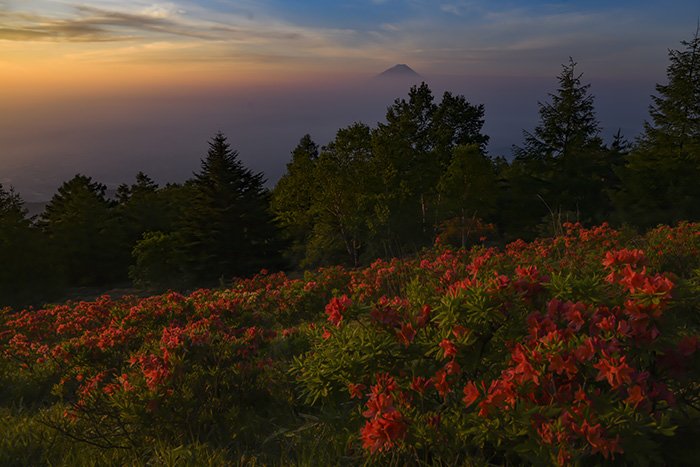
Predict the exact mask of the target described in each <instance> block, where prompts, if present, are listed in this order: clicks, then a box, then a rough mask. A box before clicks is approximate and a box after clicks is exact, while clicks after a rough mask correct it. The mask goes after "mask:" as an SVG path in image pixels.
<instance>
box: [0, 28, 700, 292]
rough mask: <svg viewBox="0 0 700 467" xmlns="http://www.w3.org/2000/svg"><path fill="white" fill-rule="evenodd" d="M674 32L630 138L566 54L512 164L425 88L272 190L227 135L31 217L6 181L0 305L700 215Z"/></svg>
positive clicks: (692, 80)
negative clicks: (198, 158)
mask: <svg viewBox="0 0 700 467" xmlns="http://www.w3.org/2000/svg"><path fill="white" fill-rule="evenodd" d="M682 44H683V48H682V49H681V50H671V51H670V52H669V59H670V64H669V66H668V68H667V78H668V82H667V83H666V84H663V85H657V87H656V95H655V96H653V97H652V102H651V105H650V120H649V121H648V122H647V123H645V125H644V131H643V133H642V135H641V136H640V137H639V138H637V140H636V141H634V142H629V141H627V140H625V138H624V136H623V135H621V134H620V132H619V131H618V132H617V133H616V134H615V136H614V138H613V139H612V141H611V142H609V143H606V142H604V141H603V138H602V137H601V127H600V124H599V122H598V120H597V118H596V114H595V105H594V96H593V95H592V94H591V92H590V85H589V84H584V83H583V82H582V79H581V78H582V75H581V74H579V73H578V71H577V69H576V63H575V62H574V61H573V60H570V61H569V63H567V64H565V65H563V67H562V72H561V74H560V75H559V76H558V88H557V89H556V91H555V92H553V93H551V94H550V96H549V100H548V102H545V103H540V104H539V114H540V121H539V123H538V125H537V126H536V127H535V128H534V129H533V130H532V131H525V132H524V138H523V143H522V144H521V145H520V146H516V147H514V148H513V154H512V156H513V157H512V158H511V160H510V161H508V160H506V159H505V158H503V157H491V156H490V155H488V154H487V152H486V146H487V144H488V140H489V138H488V136H487V135H485V134H484V133H483V124H484V118H485V109H484V106H483V105H474V104H471V103H469V102H468V101H467V100H466V99H465V98H464V97H463V96H455V95H453V94H451V93H449V92H446V93H444V94H443V96H442V97H441V99H440V101H439V102H436V99H435V98H434V96H433V94H432V92H431V90H430V88H429V87H428V86H427V85H426V84H422V85H420V86H416V87H413V88H411V90H410V92H409V94H408V97H407V98H405V99H397V100H396V101H395V102H394V103H393V105H391V106H390V107H389V108H388V109H387V114H386V121H385V122H382V123H379V124H378V125H377V126H376V127H373V128H372V127H369V126H368V125H365V124H363V123H355V124H353V125H350V126H349V127H347V128H343V129H340V130H339V131H338V132H337V134H336V136H335V138H334V139H333V140H332V141H331V142H330V143H329V144H328V145H326V146H324V147H319V146H318V145H317V144H316V143H315V142H314V141H313V140H312V138H311V137H310V136H309V135H306V136H304V137H303V138H302V139H301V141H300V142H299V145H298V146H297V147H296V148H295V149H294V151H293V152H292V160H291V161H290V163H289V164H288V165H287V172H286V174H285V175H284V176H283V177H282V178H281V179H280V181H279V182H278V184H277V186H276V187H275V188H274V189H273V190H272V191H269V190H267V189H266V188H265V186H264V184H265V180H264V178H263V175H262V174H259V173H253V172H252V171H251V170H249V169H247V168H246V167H244V166H243V164H242V163H241V161H240V160H239V159H238V154H237V152H236V151H234V150H232V149H231V147H230V145H229V144H228V142H227V140H226V137H225V136H224V135H222V134H217V135H216V136H215V137H214V138H213V139H212V140H211V142H210V148H209V151H208V153H207V155H206V157H205V158H204V159H203V160H202V165H201V168H200V170H199V172H198V173H196V174H195V176H194V178H192V179H191V180H188V181H187V182H185V183H183V184H168V185H165V186H158V185H156V184H155V183H154V182H153V180H151V179H150V178H149V177H148V176H147V175H145V174H143V173H139V174H138V175H137V176H136V180H135V182H134V183H133V184H132V185H122V186H120V187H119V189H118V190H117V195H116V198H115V199H108V197H107V196H106V187H105V186H104V185H102V184H100V183H99V182H96V181H93V180H92V179H91V178H89V177H86V176H84V175H76V176H75V177H74V178H73V179H71V180H69V181H67V182H65V183H64V184H63V185H62V186H61V187H60V188H59V190H58V192H57V193H56V194H55V195H54V197H53V198H52V199H51V201H50V202H49V204H48V205H47V207H46V210H45V212H44V213H43V214H42V215H41V216H39V217H38V218H35V219H29V218H28V217H27V211H26V209H25V208H24V205H23V202H22V200H21V198H20V196H19V195H18V194H17V193H16V192H14V191H13V190H12V188H3V187H2V186H1V185H0V258H1V259H2V268H0V305H2V304H24V303H38V302H40V301H42V300H45V299H47V298H50V297H52V296H60V294H61V293H62V291H64V290H66V289H67V288H72V287H81V286H93V287H100V286H106V285H109V284H119V283H127V282H128V281H131V282H133V284H134V285H136V286H138V287H142V288H153V289H159V288H191V287H194V286H198V285H213V284H217V283H218V282H219V281H221V280H223V281H228V280H229V279H230V278H231V277H233V276H237V275H247V274H250V273H252V272H255V271H257V270H259V269H260V268H263V267H265V268H272V269H278V268H297V267H309V266H316V265H324V264H336V263H344V264H348V265H353V266H354V265H359V264H363V263H366V262H368V261H371V260H373V259H374V258H376V257H382V256H399V255H405V254H411V253H414V252H416V251H418V250H419V249H421V248H423V247H425V246H428V245H431V244H432V243H433V242H435V241H436V239H439V241H443V242H452V243H454V244H456V245H461V246H468V245H470V244H472V243H474V242H477V241H481V240H483V238H484V237H485V238H487V239H489V241H494V242H495V241H509V240H513V239H515V238H526V239H529V238H533V237H535V236H537V235H543V234H544V235H546V234H550V233H555V232H553V231H555V230H556V228H557V226H558V225H560V224H561V222H562V221H565V220H568V221H579V222H582V223H585V224H595V223H600V222H603V221H608V222H611V223H613V224H616V225H629V226H632V227H635V228H640V229H645V228H648V227H651V226H654V225H656V224H660V223H663V224H672V223H675V222H677V221H680V220H700V182H699V181H700V37H699V36H698V33H697V32H696V34H695V36H694V38H693V39H692V40H691V41H688V42H683V43H682Z"/></svg>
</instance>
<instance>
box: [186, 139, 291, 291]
mask: <svg viewBox="0 0 700 467" xmlns="http://www.w3.org/2000/svg"><path fill="white" fill-rule="evenodd" d="M263 184H264V179H263V175H262V174H261V173H257V174H256V173H253V172H252V171H251V170H250V169H247V168H246V167H244V166H243V164H242V162H241V161H240V160H239V158H238V152H237V151H233V150H232V149H231V147H230V145H229V144H228V142H227V141H226V137H225V136H224V135H223V134H221V133H217V134H216V136H214V138H213V139H212V140H211V142H210V143H209V151H208V153H207V156H206V158H204V159H203V160H202V166H201V170H200V172H199V173H196V174H195V178H194V180H193V181H192V188H193V198H192V200H191V202H190V205H189V207H188V208H187V209H186V211H185V214H184V222H183V226H182V230H181V234H182V236H183V238H184V241H185V248H186V253H187V254H186V257H187V260H188V262H189V263H190V264H189V266H190V270H191V272H192V273H193V274H194V275H195V276H196V277H197V278H198V279H201V280H212V279H216V278H230V277H232V276H236V275H244V274H250V273H252V272H255V271H257V270H258V269H259V268H261V267H264V266H271V265H274V266H277V264H276V261H277V257H276V256H277V255H276V254H277V249H278V244H277V241H276V238H275V235H276V229H275V226H274V224H273V222H272V218H271V215H270V213H269V211H268V209H269V193H268V192H267V191H266V190H265V188H264V186H263Z"/></svg>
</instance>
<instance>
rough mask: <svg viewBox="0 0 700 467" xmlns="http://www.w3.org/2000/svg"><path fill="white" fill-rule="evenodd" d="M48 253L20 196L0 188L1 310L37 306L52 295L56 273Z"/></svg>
mask: <svg viewBox="0 0 700 467" xmlns="http://www.w3.org/2000/svg"><path fill="white" fill-rule="evenodd" d="M47 253H48V248H47V245H46V242H45V241H44V239H43V238H42V236H41V233H40V232H39V231H38V230H37V229H36V228H35V227H34V226H33V225H32V220H31V219H29V218H27V211H26V209H25V208H24V202H23V201H22V199H21V197H20V196H19V194H18V193H16V192H15V191H14V190H13V189H12V187H10V189H9V190H6V189H5V188H4V187H3V186H2V184H0V258H2V267H1V268H0V308H1V307H3V306H5V305H19V304H23V303H36V302H38V300H39V299H41V298H47V296H48V295H50V294H51V292H53V288H54V283H53V281H54V274H55V272H54V268H53V267H52V265H51V263H50V261H49V259H48V257H47Z"/></svg>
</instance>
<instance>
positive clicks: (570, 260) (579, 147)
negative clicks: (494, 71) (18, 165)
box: [0, 33, 700, 466]
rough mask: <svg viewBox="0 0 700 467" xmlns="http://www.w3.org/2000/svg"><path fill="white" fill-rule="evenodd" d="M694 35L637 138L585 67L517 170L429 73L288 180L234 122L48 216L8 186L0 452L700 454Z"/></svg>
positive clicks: (91, 458)
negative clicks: (614, 114) (269, 179)
mask: <svg viewBox="0 0 700 467" xmlns="http://www.w3.org/2000/svg"><path fill="white" fill-rule="evenodd" d="M682 45H683V47H682V48H680V49H679V50H671V51H669V65H668V68H667V82H666V83H665V84H659V85H657V87H656V93H655V95H654V96H653V97H652V101H651V104H650V106H649V121H648V122H646V123H645V124H644V130H643V132H642V134H641V135H640V136H639V137H638V138H637V139H636V140H635V141H627V140H626V139H625V137H624V135H621V134H620V132H617V134H616V135H615V137H614V138H613V139H612V141H610V142H607V143H606V142H605V141H604V140H603V138H602V136H601V128H600V125H599V123H598V121H597V119H596V114H595V105H594V104H595V103H594V96H593V95H592V94H591V92H590V85H589V84H588V83H586V82H585V81H583V79H582V74H581V73H580V71H579V70H578V69H577V64H576V62H574V61H573V59H571V60H570V61H569V62H568V63H565V64H564V65H563V66H562V70H561V73H560V75H559V76H558V77H557V82H558V87H557V89H556V90H555V91H553V92H552V93H551V94H550V95H549V99H548V101H547V102H544V103H540V104H539V114H540V121H539V123H538V124H537V126H536V127H535V128H533V129H531V130H527V131H524V132H523V141H522V143H521V144H520V145H519V146H516V147H514V148H513V154H512V157H511V158H509V159H506V158H503V157H492V156H490V155H489V154H488V153H487V152H486V147H487V143H488V140H489V139H488V136H487V135H485V134H483V132H482V128H483V125H484V116H485V109H484V107H483V106H482V105H475V104H471V103H469V102H468V101H467V100H466V99H465V98H464V97H463V96H455V95H452V94H451V93H449V92H446V93H444V94H443V95H442V96H441V98H440V99H439V102H438V101H437V100H436V98H435V97H434V96H433V94H432V91H431V90H430V88H429V87H428V86H427V85H426V84H421V85H420V86H415V87H412V88H411V89H410V91H409V93H408V97H407V98H401V99H397V100H396V101H395V102H394V103H393V104H392V105H391V106H390V107H389V108H388V109H387V113H386V120H385V121H384V122H381V123H378V124H377V126H376V127H370V126H368V125H366V124H363V123H354V124H352V125H350V126H348V127H347V128H342V129H340V130H338V132H337V134H336V136H335V138H334V139H333V140H332V141H331V142H330V143H328V144H327V145H326V146H324V147H319V146H318V145H317V144H316V143H315V142H314V141H313V139H312V138H311V137H310V136H309V135H305V136H303V137H302V138H301V140H300V142H299V144H298V146H297V147H296V148H294V150H293V151H292V158H291V161H290V162H289V163H288V165H287V171H286V174H285V175H284V176H283V177H282V178H281V179H280V180H279V182H278V183H277V185H276V186H275V187H274V188H273V189H267V188H266V185H265V183H266V182H265V179H264V175H263V174H260V173H254V172H253V171H251V170H250V169H248V168H246V167H245V166H244V165H243V164H242V162H241V161H240V159H239V155H238V153H237V152H236V150H235V149H233V148H232V146H231V144H230V143H229V142H228V140H227V138H226V136H225V135H223V134H221V133H218V134H216V135H214V136H213V137H212V139H211V140H210V142H209V149H208V151H207V153H206V155H205V156H204V157H203V158H202V161H201V167H200V169H199V171H198V172H197V173H195V174H194V175H193V177H192V178H191V179H190V180H187V181H186V182H184V183H182V184H167V185H165V186H158V185H157V184H156V183H154V181H153V180H152V179H151V178H149V177H148V176H147V175H146V174H143V173H140V172H139V173H138V174H137V175H136V179H135V181H134V183H132V184H130V185H128V184H124V185H121V186H120V187H119V189H118V190H117V193H116V196H115V197H114V198H112V197H108V196H107V194H106V187H105V186H104V185H103V184H101V183H99V182H98V181H95V180H92V179H91V178H90V177H88V176H85V175H81V174H78V175H76V176H75V177H74V178H73V179H71V180H69V181H66V182H65V183H63V185H62V186H61V187H60V188H59V189H58V192H57V193H56V194H55V195H54V196H53V198H52V199H51V200H50V202H49V203H48V205H47V206H46V210H45V212H44V213H43V214H41V215H40V216H39V217H37V218H29V217H28V216H27V211H26V209H25V208H24V204H23V201H22V199H21V197H20V195H19V194H18V193H16V192H15V191H14V190H13V189H12V188H11V187H2V188H0V258H2V263H3V264H2V268H1V269H0V297H1V298H2V300H1V305H0V464H2V465H70V466H81V465H86V466H87V465H239V466H244V465H246V466H247V465H415V466H427V465H465V466H466V465H692V464H693V463H696V462H697V459H698V458H700V451H699V449H698V446H697V442H696V440H697V439H698V437H699V436H700V428H699V427H700V422H699V421H700V384H699V383H698V381H700V315H699V314H698V310H700V223H698V221H700V184H699V183H698V180H700V36H699V35H698V34H697V33H696V34H695V36H694V38H693V39H692V40H691V41H687V42H683V43H682ZM124 284H126V285H127V286H128V287H129V288H130V290H131V291H132V292H136V293H130V294H128V295H124V296H121V295H120V296H114V297H112V296H109V295H107V294H104V295H100V296H99V297H98V298H94V299H93V298H89V297H85V296H81V295H80V294H87V293H88V292H87V291H94V290H98V291H104V290H108V289H109V288H112V287H115V286H124ZM91 293H92V292H91ZM75 294H77V295H75Z"/></svg>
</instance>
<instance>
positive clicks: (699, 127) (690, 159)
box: [615, 31, 700, 227]
mask: <svg viewBox="0 0 700 467" xmlns="http://www.w3.org/2000/svg"><path fill="white" fill-rule="evenodd" d="M681 44H682V45H683V49H681V50H669V61H670V63H669V65H668V68H667V70H666V76H667V80H668V81H667V83H666V84H659V85H657V86H656V92H657V95H655V96H652V104H651V106H650V107H649V115H650V117H651V121H650V122H646V123H645V125H644V133H643V134H642V136H641V137H640V139H639V141H638V144H637V146H638V147H637V150H635V151H632V152H631V153H630V154H629V155H628V156H627V165H626V167H625V170H624V171H622V178H623V182H624V183H623V189H622V190H621V191H620V193H618V194H617V195H616V197H615V198H616V201H617V205H618V209H619V211H620V212H621V214H620V216H621V217H624V218H627V219H630V220H633V222H634V223H636V224H637V225H641V226H644V227H650V226H653V225H656V224H659V223H674V222H678V221H680V220H697V219H700V183H698V180H700V36H699V35H698V31H696V33H695V35H694V37H693V39H692V40H690V41H683V42H682V43H681Z"/></svg>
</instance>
